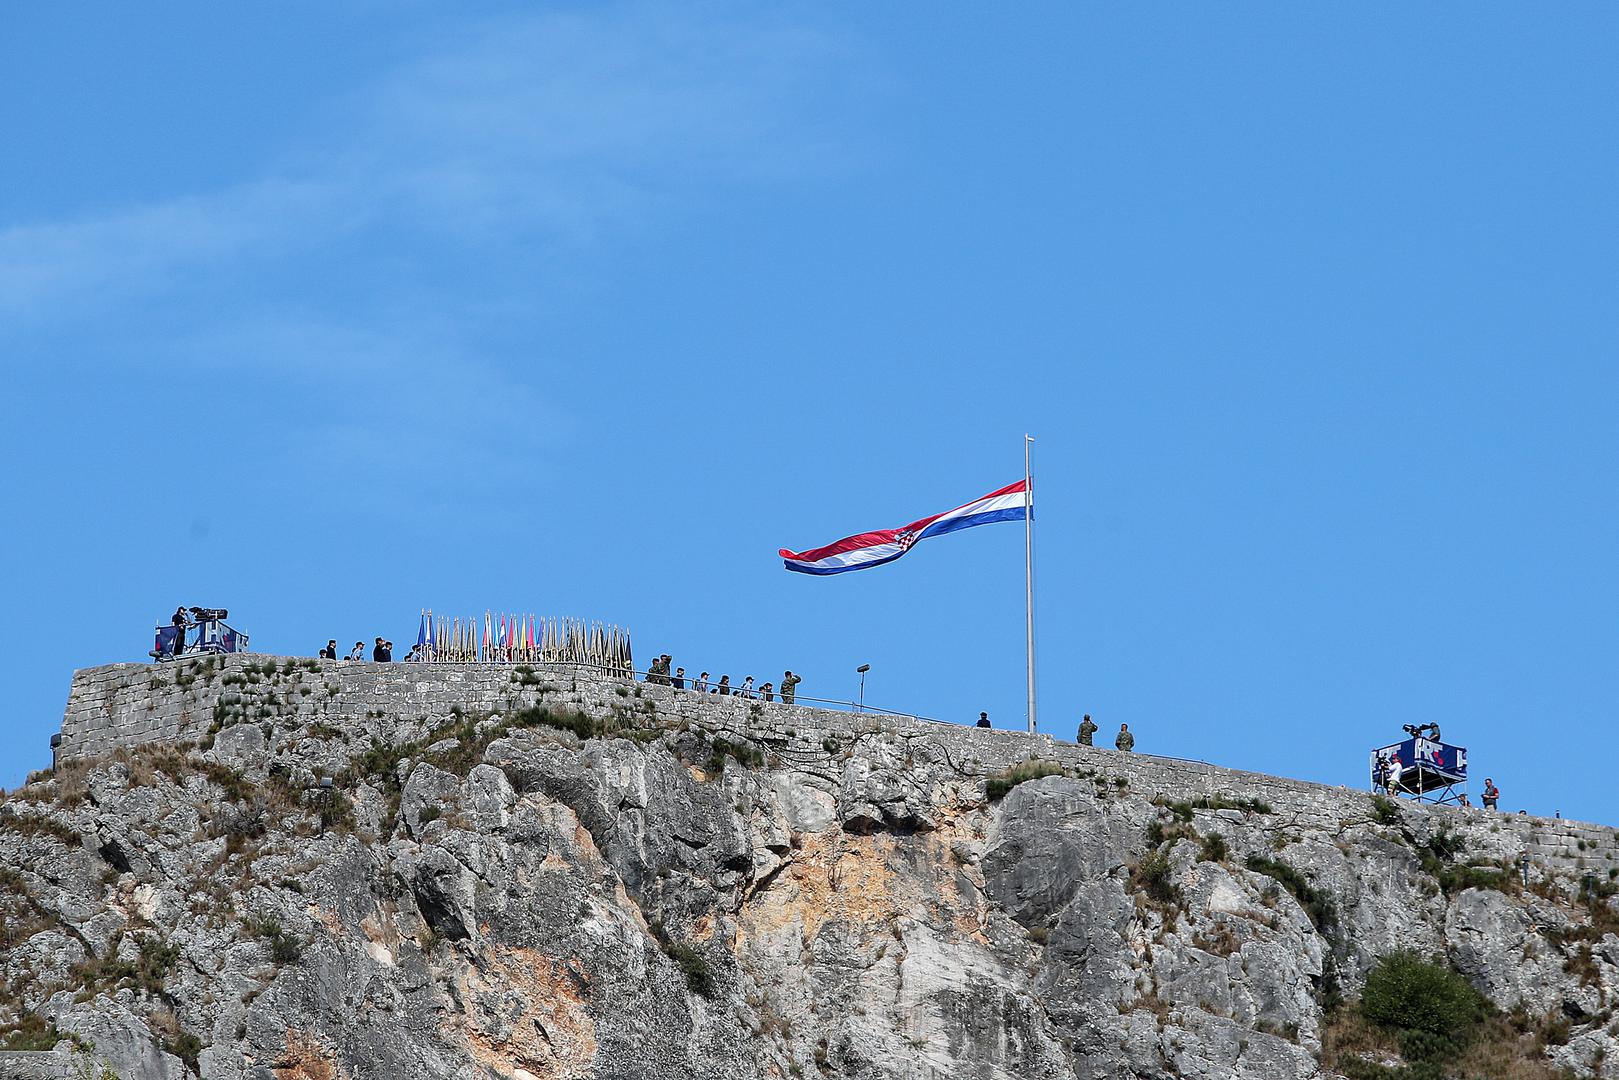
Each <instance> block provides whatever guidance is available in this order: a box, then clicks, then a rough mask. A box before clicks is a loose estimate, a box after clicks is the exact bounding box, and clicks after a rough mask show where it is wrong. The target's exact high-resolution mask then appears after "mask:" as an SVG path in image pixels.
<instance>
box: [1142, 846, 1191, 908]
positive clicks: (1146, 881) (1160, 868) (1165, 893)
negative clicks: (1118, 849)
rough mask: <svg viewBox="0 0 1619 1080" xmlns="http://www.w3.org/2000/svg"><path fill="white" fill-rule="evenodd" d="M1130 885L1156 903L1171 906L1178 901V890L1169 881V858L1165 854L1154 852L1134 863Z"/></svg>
mask: <svg viewBox="0 0 1619 1080" xmlns="http://www.w3.org/2000/svg"><path fill="white" fill-rule="evenodd" d="M1130 883H1131V884H1132V885H1134V886H1135V887H1136V888H1138V889H1140V890H1141V891H1142V892H1144V893H1146V894H1147V898H1148V899H1149V900H1152V901H1155V902H1156V903H1160V904H1173V903H1176V902H1177V901H1179V900H1180V890H1178V889H1176V888H1175V885H1174V883H1173V882H1171V881H1170V880H1169V856H1168V854H1166V853H1165V852H1162V851H1155V852H1153V853H1152V854H1151V855H1148V856H1147V857H1146V858H1144V859H1142V860H1141V861H1140V862H1138V863H1136V865H1135V868H1134V869H1132V870H1131V871H1130Z"/></svg>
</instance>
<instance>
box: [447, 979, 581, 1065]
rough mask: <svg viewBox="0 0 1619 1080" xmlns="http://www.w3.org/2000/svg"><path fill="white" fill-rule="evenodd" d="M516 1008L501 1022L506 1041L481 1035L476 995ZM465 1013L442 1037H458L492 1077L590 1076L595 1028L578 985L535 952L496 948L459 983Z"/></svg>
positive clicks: (451, 1021)
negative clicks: (507, 998) (508, 1001)
mask: <svg viewBox="0 0 1619 1080" xmlns="http://www.w3.org/2000/svg"><path fill="white" fill-rule="evenodd" d="M513 992H515V993H516V994H517V996H518V998H519V1000H520V1002H521V1004H520V1005H519V1009H520V1010H521V1011H520V1012H519V1013H518V1014H516V1015H508V1016H506V1017H504V1018H503V1019H504V1021H505V1025H504V1026H505V1027H507V1028H509V1029H510V1032H511V1034H510V1035H509V1036H504V1037H503V1036H502V1035H501V1033H499V1032H493V1031H485V1030H483V1029H482V1028H480V1026H479V1018H478V1015H477V1010H476V1009H475V1007H474V1004H473V1003H474V1002H475V1001H476V998H477V995H479V994H484V993H490V994H495V995H501V996H504V995H508V994H511V993H513ZM460 997H461V1000H462V1001H464V1002H466V1003H467V1011H466V1012H465V1013H464V1014H463V1015H462V1016H460V1017H452V1018H449V1019H448V1020H447V1025H446V1027H447V1033H450V1034H454V1033H455V1032H457V1031H460V1032H463V1033H464V1034H465V1036H466V1041H467V1049H468V1051H469V1052H470V1053H471V1055H472V1058H473V1060H475V1061H476V1062H478V1064H480V1065H482V1066H484V1067H485V1068H487V1069H489V1070H490V1071H491V1072H493V1073H495V1074H496V1075H497V1076H506V1077H510V1076H514V1075H515V1074H516V1073H517V1072H518V1071H519V1070H522V1071H526V1072H529V1073H532V1074H533V1075H535V1076H540V1077H546V1078H547V1080H551V1078H555V1080H567V1078H572V1077H588V1076H591V1075H592V1074H593V1072H594V1069H595V1062H596V1022H595V1021H594V1020H593V1019H592V1018H591V1016H590V1011H589V1009H587V1008H586V1005H585V1001H584V997H583V995H582V994H581V992H580V988H579V980H578V979H576V978H575V974H574V973H573V972H571V971H570V970H569V969H568V968H567V967H565V966H564V965H563V964H562V963H561V962H559V961H557V960H555V959H553V958H551V957H549V956H546V955H545V954H544V953H541V952H539V951H537V950H534V949H511V948H498V949H496V950H495V951H494V953H493V954H492V955H488V956H486V957H484V958H483V961H482V967H481V968H469V969H467V971H466V973H465V975H464V977H463V978H462V979H461V994H460Z"/></svg>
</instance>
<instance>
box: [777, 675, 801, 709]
mask: <svg viewBox="0 0 1619 1080" xmlns="http://www.w3.org/2000/svg"><path fill="white" fill-rule="evenodd" d="M803 681H804V680H803V679H801V678H799V677H798V676H797V675H794V674H793V673H792V672H791V671H789V672H786V673H785V674H783V675H782V677H781V700H782V702H783V703H784V704H787V705H791V704H792V703H793V699H794V698H795V697H797V696H798V684H799V683H801V682H803Z"/></svg>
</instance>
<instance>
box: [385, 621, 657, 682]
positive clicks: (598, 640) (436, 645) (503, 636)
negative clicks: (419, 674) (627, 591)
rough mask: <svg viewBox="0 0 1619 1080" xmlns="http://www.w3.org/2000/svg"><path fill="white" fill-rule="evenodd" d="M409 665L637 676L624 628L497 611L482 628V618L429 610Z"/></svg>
mask: <svg viewBox="0 0 1619 1080" xmlns="http://www.w3.org/2000/svg"><path fill="white" fill-rule="evenodd" d="M408 659H410V660H412V661H415V662H420V663H441V664H457V663H462V664H470V663H479V662H481V663H510V664H519V663H539V664H583V665H585V666H587V667H592V668H595V669H597V670H599V671H601V672H603V673H605V674H609V675H624V676H630V675H633V674H634V672H635V659H634V654H633V652H632V650H631V647H630V633H629V631H628V630H625V629H623V628H622V627H618V626H614V625H612V624H610V623H601V622H587V621H585V620H584V619H570V618H566V617H538V616H534V615H514V614H509V613H501V614H496V613H495V612H493V611H486V612H484V614H483V621H482V624H481V626H480V623H479V620H478V617H477V616H476V615H474V616H471V617H469V618H465V619H463V618H461V617H460V616H450V615H434V614H433V612H432V611H430V610H424V611H423V612H422V615H421V622H420V624H419V625H418V627H417V631H416V648H415V649H413V650H412V651H411V655H410V657H409V658H408Z"/></svg>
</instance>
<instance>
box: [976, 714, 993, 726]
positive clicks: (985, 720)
mask: <svg viewBox="0 0 1619 1080" xmlns="http://www.w3.org/2000/svg"><path fill="white" fill-rule="evenodd" d="M973 727H989V713H987V712H981V713H979V714H978V723H976V724H974V725H973Z"/></svg>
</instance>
